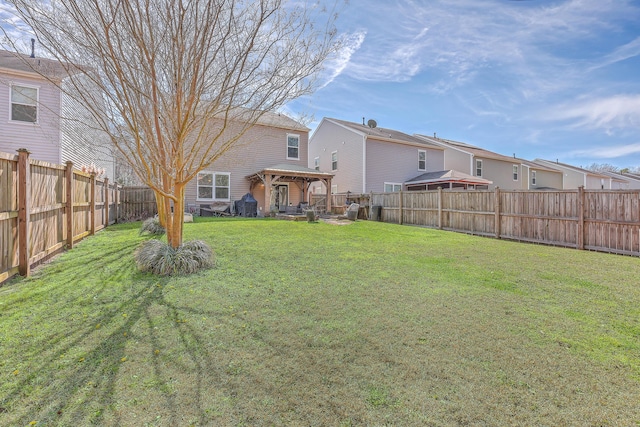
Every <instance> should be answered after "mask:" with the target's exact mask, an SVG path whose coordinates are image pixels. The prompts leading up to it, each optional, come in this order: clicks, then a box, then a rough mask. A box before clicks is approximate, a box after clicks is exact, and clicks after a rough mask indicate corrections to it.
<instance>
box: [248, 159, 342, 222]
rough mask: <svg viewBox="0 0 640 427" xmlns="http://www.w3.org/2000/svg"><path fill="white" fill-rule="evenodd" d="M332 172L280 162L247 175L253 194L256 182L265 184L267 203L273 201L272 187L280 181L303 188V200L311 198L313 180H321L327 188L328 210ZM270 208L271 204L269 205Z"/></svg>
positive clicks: (329, 207)
mask: <svg viewBox="0 0 640 427" xmlns="http://www.w3.org/2000/svg"><path fill="white" fill-rule="evenodd" d="M332 178H333V174H332V173H328V172H320V171H318V170H315V169H310V168H306V167H304V166H299V165H290V164H284V163H283V164H278V165H275V166H271V167H268V168H264V169H262V170H260V171H258V172H256V173H254V174H251V175H249V176H247V179H248V180H249V182H250V183H251V184H250V187H249V192H251V194H253V189H254V188H255V187H256V184H264V200H265V205H268V204H270V203H271V192H272V187H273V185H275V184H278V183H284V182H286V183H294V184H296V185H297V186H298V187H299V188H300V189H301V190H302V194H303V200H309V186H310V185H311V183H312V182H316V181H320V182H322V183H323V184H324V185H325V188H326V189H327V211H330V210H331V179H332ZM269 208H270V206H269Z"/></svg>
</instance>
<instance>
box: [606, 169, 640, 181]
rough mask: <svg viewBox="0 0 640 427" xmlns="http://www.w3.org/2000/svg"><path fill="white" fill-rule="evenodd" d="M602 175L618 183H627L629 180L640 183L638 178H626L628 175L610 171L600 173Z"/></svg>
mask: <svg viewBox="0 0 640 427" xmlns="http://www.w3.org/2000/svg"><path fill="white" fill-rule="evenodd" d="M600 173H601V174H603V175H607V176H608V177H610V178H611V179H613V180H614V181H619V182H629V180H630V179H631V180H634V181H640V177H635V178H634V177H633V176H628V175H623V174H620V173H617V172H610V171H602V172H600Z"/></svg>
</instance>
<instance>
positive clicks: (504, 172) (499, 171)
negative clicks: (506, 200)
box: [474, 157, 526, 190]
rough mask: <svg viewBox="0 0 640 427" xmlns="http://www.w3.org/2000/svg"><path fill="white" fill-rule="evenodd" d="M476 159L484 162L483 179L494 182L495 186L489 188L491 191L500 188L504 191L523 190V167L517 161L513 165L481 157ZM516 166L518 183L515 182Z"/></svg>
mask: <svg viewBox="0 0 640 427" xmlns="http://www.w3.org/2000/svg"><path fill="white" fill-rule="evenodd" d="M474 159H481V160H482V177H483V178H485V179H488V180H490V181H493V184H491V185H490V186H489V189H495V188H496V187H500V188H501V189H503V190H518V189H520V188H521V181H522V167H521V165H520V163H519V162H518V161H517V160H516V161H515V162H514V163H511V162H504V161H501V160H495V159H487V158H481V157H475V158H474ZM514 160H515V159H514ZM514 165H517V166H518V180H517V181H514V180H513V166H514ZM474 175H475V174H474ZM525 179H526V178H525Z"/></svg>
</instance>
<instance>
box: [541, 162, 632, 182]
mask: <svg viewBox="0 0 640 427" xmlns="http://www.w3.org/2000/svg"><path fill="white" fill-rule="evenodd" d="M535 162H536V163H539V164H542V165H544V166H548V167H551V168H554V169H557V170H559V171H560V172H561V173H562V187H561V188H562V189H564V190H574V189H576V188H578V187H584V188H585V190H611V189H615V187H617V186H618V185H619V184H620V183H619V182H617V181H616V182H615V184H614V181H613V178H612V177H610V176H608V175H605V174H602V173H599V172H593V171H590V170H587V169H583V168H579V167H577V166H572V165H568V164H566V163H561V162H558V161H555V162H554V161H551V160H544V159H535ZM618 188H619V187H618Z"/></svg>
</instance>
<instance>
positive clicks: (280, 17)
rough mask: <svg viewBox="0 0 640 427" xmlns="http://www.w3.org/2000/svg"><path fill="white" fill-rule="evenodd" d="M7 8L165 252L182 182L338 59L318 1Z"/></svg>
mask: <svg viewBox="0 0 640 427" xmlns="http://www.w3.org/2000/svg"><path fill="white" fill-rule="evenodd" d="M8 3H10V4H12V5H13V6H14V7H15V8H16V10H17V14H18V16H19V17H20V18H21V19H22V20H23V21H24V22H25V23H26V24H27V25H28V26H29V27H30V28H32V29H33V31H34V33H35V35H36V37H37V39H38V41H39V44H40V45H41V46H43V47H44V48H45V49H46V51H47V52H48V54H49V55H51V56H52V57H53V58H56V59H58V60H59V61H60V62H61V63H62V66H63V67H64V68H65V72H66V75H67V76H68V77H67V78H66V79H65V80H66V84H65V85H60V86H61V90H63V91H65V93H67V94H69V95H70V96H72V97H74V98H76V99H78V100H80V101H81V102H83V103H84V104H85V105H86V106H87V107H88V108H89V109H90V111H91V114H92V115H93V116H94V117H93V118H94V119H95V120H96V121H97V122H98V123H99V125H98V127H99V128H100V129H101V130H102V131H104V132H106V133H107V134H108V135H109V137H110V139H111V142H112V143H113V144H114V146H115V147H116V148H117V149H118V150H120V152H122V154H123V157H124V158H125V159H126V161H127V162H128V163H129V164H130V165H131V167H132V169H133V170H134V171H135V172H136V174H137V175H138V177H139V178H140V180H141V181H142V182H144V183H145V184H146V185H148V186H149V187H151V188H152V189H153V191H154V192H155V194H156V200H157V202H158V210H159V216H160V221H161V223H162V224H163V225H164V226H165V228H166V230H167V238H168V241H169V244H170V245H171V246H172V247H174V248H175V247H178V246H180V245H181V244H182V227H183V222H184V215H183V212H184V193H185V187H186V185H187V183H188V182H189V181H191V180H192V179H193V178H194V177H196V176H197V173H198V172H199V171H201V170H203V169H204V168H206V167H207V166H208V165H210V164H211V163H212V162H213V161H215V160H216V159H217V158H219V157H220V156H222V155H223V154H224V153H225V152H226V151H227V150H228V149H229V148H230V147H231V146H232V145H233V144H234V143H235V142H236V141H238V139H239V138H240V137H241V136H242V135H243V134H244V133H245V132H246V131H247V130H248V129H249V128H250V127H252V126H253V125H254V124H255V123H256V122H257V121H258V119H259V118H260V117H261V115H262V114H264V112H266V111H273V110H275V109H277V108H278V107H280V106H282V105H284V104H286V103H287V102H288V101H290V100H292V99H295V98H297V97H299V96H301V95H304V94H308V93H310V92H311V91H312V90H313V89H314V87H315V82H316V79H317V76H318V72H319V71H320V70H321V67H322V64H323V62H324V61H325V60H326V59H327V58H328V57H329V56H330V55H331V54H332V53H334V52H335V51H336V50H337V49H338V48H339V43H338V41H337V40H338V39H337V37H336V31H335V28H334V22H335V18H336V14H335V9H334V8H333V7H332V8H328V9H327V8H325V7H324V6H323V5H322V4H320V2H293V1H292V2H287V1H286V0H64V1H51V2H42V1H41V0H8ZM171 206H173V211H172V210H171Z"/></svg>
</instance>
